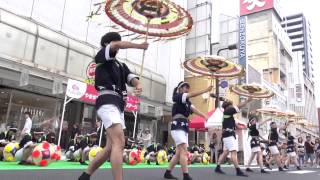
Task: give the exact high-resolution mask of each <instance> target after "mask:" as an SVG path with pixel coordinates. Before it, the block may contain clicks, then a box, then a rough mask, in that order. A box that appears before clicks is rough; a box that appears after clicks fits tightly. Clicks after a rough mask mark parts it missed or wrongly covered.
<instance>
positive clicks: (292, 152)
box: [285, 134, 301, 170]
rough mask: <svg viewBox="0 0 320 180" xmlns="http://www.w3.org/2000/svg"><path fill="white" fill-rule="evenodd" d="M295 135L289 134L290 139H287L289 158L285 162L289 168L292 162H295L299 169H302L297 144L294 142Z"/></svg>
mask: <svg viewBox="0 0 320 180" xmlns="http://www.w3.org/2000/svg"><path fill="white" fill-rule="evenodd" d="M294 139H295V138H294V137H293V136H292V135H291V134H289V136H288V141H287V155H288V159H287V161H286V163H285V166H286V167H288V168H289V165H290V162H293V163H294V165H295V166H296V168H297V170H301V167H300V166H299V163H298V158H297V153H296V144H295V142H294Z"/></svg>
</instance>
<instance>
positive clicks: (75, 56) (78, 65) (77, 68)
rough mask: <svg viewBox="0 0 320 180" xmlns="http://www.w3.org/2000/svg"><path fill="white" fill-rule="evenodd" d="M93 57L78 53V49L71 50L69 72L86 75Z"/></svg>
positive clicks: (81, 75) (80, 75)
mask: <svg viewBox="0 0 320 180" xmlns="http://www.w3.org/2000/svg"><path fill="white" fill-rule="evenodd" d="M91 61H92V57H89V56H86V55H84V54H81V53H78V52H76V51H73V50H70V51H69V58H68V66H67V73H68V74H71V75H75V76H78V77H83V78H85V77H86V70H87V66H88V65H89V63H90V62H91Z"/></svg>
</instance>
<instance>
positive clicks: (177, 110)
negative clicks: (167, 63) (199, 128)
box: [164, 81, 212, 180]
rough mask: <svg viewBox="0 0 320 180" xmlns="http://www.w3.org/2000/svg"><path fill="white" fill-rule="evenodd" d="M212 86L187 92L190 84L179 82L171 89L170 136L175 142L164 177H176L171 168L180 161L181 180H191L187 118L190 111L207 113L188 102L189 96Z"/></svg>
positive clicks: (208, 89)
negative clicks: (174, 148) (172, 154)
mask: <svg viewBox="0 0 320 180" xmlns="http://www.w3.org/2000/svg"><path fill="white" fill-rule="evenodd" d="M211 89H212V86H210V87H208V88H206V89H204V90H201V91H198V92H189V90H190V85H189V84H188V83H187V82H183V81H182V82H180V83H179V84H178V86H177V87H176V88H175V89H174V90H173V96H172V100H173V102H174V104H173V106H172V122H171V137H172V139H173V140H174V142H175V144H176V147H177V148H176V153H175V155H174V156H173V158H172V159H171V161H170V164H169V167H168V169H167V170H166V172H165V174H164V178H165V179H177V178H176V177H174V176H173V175H172V173H171V172H172V170H173V169H174V168H175V166H176V165H177V164H178V163H180V165H181V170H182V173H183V180H192V178H191V177H190V175H189V171H188V150H187V148H188V132H189V119H188V117H189V116H190V114H191V113H195V114H196V115H199V116H201V117H202V118H205V119H208V117H207V115H205V114H204V113H202V112H200V111H199V110H198V109H196V107H195V106H193V105H192V103H191V102H190V100H189V99H190V98H193V97H196V96H199V95H201V94H204V93H206V92H209V91H210V90H211Z"/></svg>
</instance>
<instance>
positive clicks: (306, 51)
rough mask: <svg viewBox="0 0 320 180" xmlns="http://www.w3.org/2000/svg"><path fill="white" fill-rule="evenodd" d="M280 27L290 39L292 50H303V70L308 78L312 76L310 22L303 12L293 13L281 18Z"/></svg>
mask: <svg viewBox="0 0 320 180" xmlns="http://www.w3.org/2000/svg"><path fill="white" fill-rule="evenodd" d="M281 24H282V27H283V28H284V29H285V30H286V32H287V33H288V35H289V37H290V39H291V40H292V52H303V53H302V57H301V58H302V61H303V72H304V73H305V74H306V76H307V77H308V78H309V79H311V80H312V79H313V78H314V67H313V66H314V63H313V55H312V36H311V29H310V22H309V21H308V20H307V19H306V17H305V16H304V15H303V14H295V15H291V16H287V17H284V18H283V21H282V23H281Z"/></svg>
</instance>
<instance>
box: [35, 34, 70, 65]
mask: <svg viewBox="0 0 320 180" xmlns="http://www.w3.org/2000/svg"><path fill="white" fill-rule="evenodd" d="M66 57H67V48H65V47H62V46H59V45H58V44H55V43H52V42H50V41H47V40H44V39H42V38H39V39H38V45H37V51H36V56H35V63H37V64H40V65H42V66H44V67H48V68H53V69H57V70H60V71H64V70H65V64H66Z"/></svg>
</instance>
